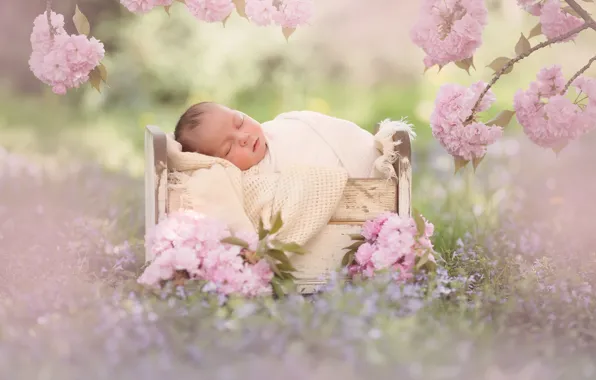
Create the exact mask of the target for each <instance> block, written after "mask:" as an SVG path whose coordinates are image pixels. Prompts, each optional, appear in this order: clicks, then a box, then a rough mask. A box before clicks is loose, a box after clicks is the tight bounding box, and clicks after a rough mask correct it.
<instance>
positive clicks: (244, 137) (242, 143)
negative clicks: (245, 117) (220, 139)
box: [239, 133, 250, 146]
mask: <svg viewBox="0 0 596 380" xmlns="http://www.w3.org/2000/svg"><path fill="white" fill-rule="evenodd" d="M249 137H250V136H249V135H248V134H247V133H244V134H242V135H241V136H240V139H239V142H240V146H245V145H246V144H248V140H249Z"/></svg>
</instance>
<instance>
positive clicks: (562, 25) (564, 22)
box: [540, 0, 584, 42]
mask: <svg viewBox="0 0 596 380" xmlns="http://www.w3.org/2000/svg"><path fill="white" fill-rule="evenodd" d="M583 23H584V21H583V20H582V19H581V18H577V17H575V16H572V15H570V14H568V13H566V12H564V11H563V10H562V9H561V3H560V2H559V0H547V1H546V2H545V3H544V4H543V6H542V9H541V12H540V24H541V25H542V33H543V34H544V35H545V36H546V37H547V38H548V39H553V38H555V37H558V36H561V35H563V34H565V33H567V32H569V31H571V30H572V29H575V28H577V27H580V26H581V25H582V24H583ZM575 37H577V34H575V35H573V36H571V37H568V38H566V39H564V40H561V42H567V41H572V40H574V39H575Z"/></svg>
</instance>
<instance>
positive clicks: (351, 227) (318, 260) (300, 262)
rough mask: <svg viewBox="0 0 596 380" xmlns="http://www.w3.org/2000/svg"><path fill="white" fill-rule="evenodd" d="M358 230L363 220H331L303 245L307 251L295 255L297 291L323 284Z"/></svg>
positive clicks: (308, 291)
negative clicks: (356, 222)
mask: <svg viewBox="0 0 596 380" xmlns="http://www.w3.org/2000/svg"><path fill="white" fill-rule="evenodd" d="M359 232H360V224H329V225H327V226H325V227H324V228H323V229H322V230H321V232H320V233H319V234H318V235H317V236H315V237H314V238H313V239H312V240H310V241H309V242H308V243H307V244H306V245H305V246H304V248H305V249H306V250H308V252H309V253H308V254H306V255H294V256H292V257H291V258H290V261H291V262H292V264H293V265H294V267H296V269H297V273H294V275H295V276H296V280H295V283H296V285H297V288H298V291H299V292H300V293H302V294H308V293H312V292H314V291H315V290H316V288H317V287H318V286H321V285H324V284H325V283H326V282H327V280H328V279H329V275H330V273H331V272H333V271H336V270H338V269H339V267H340V265H341V260H342V258H343V257H344V254H345V253H346V250H344V249H343V248H345V247H348V246H349V245H351V244H352V243H353V241H352V240H351V238H350V236H349V235H350V234H357V233H359Z"/></svg>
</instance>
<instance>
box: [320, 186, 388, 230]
mask: <svg viewBox="0 0 596 380" xmlns="http://www.w3.org/2000/svg"><path fill="white" fill-rule="evenodd" d="M396 204H397V187H396V182H395V180H386V179H357V178H351V179H349V180H348V183H347V184H346V187H345V189H344V193H343V196H342V198H341V200H340V202H339V204H338V206H337V209H336V211H335V213H334V214H333V216H332V217H331V222H353V221H357V222H364V221H366V220H368V219H372V218H375V217H376V216H378V215H379V214H381V213H383V212H386V211H393V212H396V211H397V210H396Z"/></svg>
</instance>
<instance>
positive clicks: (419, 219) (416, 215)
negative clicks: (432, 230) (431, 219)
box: [412, 208, 426, 236]
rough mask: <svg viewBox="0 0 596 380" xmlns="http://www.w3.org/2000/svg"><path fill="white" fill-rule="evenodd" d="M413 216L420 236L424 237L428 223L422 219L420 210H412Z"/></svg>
mask: <svg viewBox="0 0 596 380" xmlns="http://www.w3.org/2000/svg"><path fill="white" fill-rule="evenodd" d="M412 216H413V218H414V222H416V229H417V230H418V235H419V236H424V232H425V231H426V223H424V219H422V215H421V214H420V212H419V211H418V210H416V209H415V208H413V209H412Z"/></svg>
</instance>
